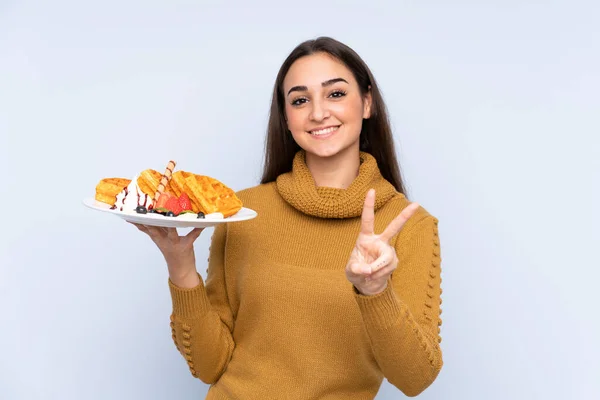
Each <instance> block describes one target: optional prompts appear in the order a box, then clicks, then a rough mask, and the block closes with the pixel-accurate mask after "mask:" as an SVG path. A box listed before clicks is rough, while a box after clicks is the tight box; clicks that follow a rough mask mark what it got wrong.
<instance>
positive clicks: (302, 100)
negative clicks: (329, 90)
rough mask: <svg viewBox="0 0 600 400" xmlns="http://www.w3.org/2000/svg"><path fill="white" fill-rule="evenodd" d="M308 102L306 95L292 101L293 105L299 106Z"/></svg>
mask: <svg viewBox="0 0 600 400" xmlns="http://www.w3.org/2000/svg"><path fill="white" fill-rule="evenodd" d="M306 102H307V100H306V99H305V98H304V97H300V98H298V99H295V100H294V101H292V105H293V106H299V105H302V104H304V103H306Z"/></svg>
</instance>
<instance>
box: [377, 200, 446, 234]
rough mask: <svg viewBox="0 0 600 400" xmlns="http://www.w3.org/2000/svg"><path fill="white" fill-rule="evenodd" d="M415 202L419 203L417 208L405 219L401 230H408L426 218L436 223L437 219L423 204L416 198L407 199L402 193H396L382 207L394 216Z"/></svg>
mask: <svg viewBox="0 0 600 400" xmlns="http://www.w3.org/2000/svg"><path fill="white" fill-rule="evenodd" d="M413 202H416V203H419V208H418V209H417V211H415V213H414V214H413V216H412V217H410V218H409V219H408V221H406V224H405V225H404V228H403V231H409V230H411V228H412V227H414V226H416V225H419V224H420V223H422V222H424V221H426V220H432V221H433V223H434V224H436V225H437V223H438V219H437V218H436V217H435V216H434V215H433V214H431V213H430V212H429V210H427V209H426V208H425V207H424V206H423V205H421V204H420V202H419V201H417V200H409V199H408V198H407V197H406V196H405V195H404V194H402V193H396V195H394V197H392V198H391V199H390V200H389V201H388V202H387V203H386V204H385V206H384V207H383V208H386V209H387V210H386V211H387V212H388V213H389V214H390V216H396V215H398V214H400V213H401V212H402V210H404V209H405V208H406V207H408V206H409V205H410V204H411V203H413Z"/></svg>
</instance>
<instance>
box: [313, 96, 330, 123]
mask: <svg viewBox="0 0 600 400" xmlns="http://www.w3.org/2000/svg"><path fill="white" fill-rule="evenodd" d="M326 118H329V109H328V108H327V106H326V104H324V102H323V101H320V100H315V101H313V103H312V109H311V112H310V119H312V120H313V121H322V120H324V119H326Z"/></svg>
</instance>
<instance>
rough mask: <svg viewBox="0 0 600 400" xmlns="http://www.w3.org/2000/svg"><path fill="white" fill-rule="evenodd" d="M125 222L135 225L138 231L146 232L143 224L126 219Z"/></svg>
mask: <svg viewBox="0 0 600 400" xmlns="http://www.w3.org/2000/svg"><path fill="white" fill-rule="evenodd" d="M127 223H128V224H131V225H133V226H135V227H136V228H138V229H139V230H140V231H142V232H144V233H145V234H148V229H146V226H145V225H141V224H136V223H135V222H130V221H127Z"/></svg>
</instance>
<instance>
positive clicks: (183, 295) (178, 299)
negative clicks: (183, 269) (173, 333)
mask: <svg viewBox="0 0 600 400" xmlns="http://www.w3.org/2000/svg"><path fill="white" fill-rule="evenodd" d="M198 278H200V283H199V284H198V285H197V286H196V287H193V288H189V289H187V288H181V287H179V286H176V285H175V284H174V283H173V281H171V279H169V290H170V291H171V300H172V302H173V314H174V315H175V316H176V317H180V318H190V319H196V318H200V317H202V316H203V315H204V314H206V313H207V312H208V311H209V310H210V300H208V297H207V296H206V289H205V288H204V281H203V280H202V277H201V276H200V275H198Z"/></svg>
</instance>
